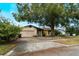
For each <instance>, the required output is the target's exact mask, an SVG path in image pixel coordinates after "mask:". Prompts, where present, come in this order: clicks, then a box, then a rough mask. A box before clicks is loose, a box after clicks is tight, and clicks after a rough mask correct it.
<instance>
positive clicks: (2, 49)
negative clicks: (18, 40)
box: [0, 43, 16, 55]
mask: <svg viewBox="0 0 79 59" xmlns="http://www.w3.org/2000/svg"><path fill="white" fill-rule="evenodd" d="M15 46H16V44H14V43H10V44H2V45H0V55H4V54H5V53H7V52H9V51H10V50H11V49H12V48H14V47H15Z"/></svg>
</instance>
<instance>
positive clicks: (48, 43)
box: [9, 38, 79, 56]
mask: <svg viewBox="0 0 79 59" xmlns="http://www.w3.org/2000/svg"><path fill="white" fill-rule="evenodd" d="M78 52H79V46H73V47H67V45H64V44H60V43H56V42H54V40H51V39H49V38H20V39H19V42H18V44H17V46H16V47H15V48H14V49H13V50H12V53H10V54H9V55H10V56H19V55H20V56H54V55H55V56H65V55H79V53H78Z"/></svg>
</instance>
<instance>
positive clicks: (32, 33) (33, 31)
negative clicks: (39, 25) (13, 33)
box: [21, 29, 37, 37]
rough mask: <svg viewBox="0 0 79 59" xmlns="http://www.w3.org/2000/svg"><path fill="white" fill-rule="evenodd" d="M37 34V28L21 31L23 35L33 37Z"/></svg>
mask: <svg viewBox="0 0 79 59" xmlns="http://www.w3.org/2000/svg"><path fill="white" fill-rule="evenodd" d="M36 35H37V32H36V29H26V30H23V31H22V32H21V36H22V37H33V36H36Z"/></svg>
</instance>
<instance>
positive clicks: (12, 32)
mask: <svg viewBox="0 0 79 59" xmlns="http://www.w3.org/2000/svg"><path fill="white" fill-rule="evenodd" d="M20 31H21V28H20V27H18V26H15V25H13V24H11V23H10V22H8V21H7V20H6V19H3V18H1V19H0V40H5V41H7V42H9V41H12V40H15V39H16V38H17V37H18V35H19V34H20Z"/></svg>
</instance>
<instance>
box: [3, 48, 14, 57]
mask: <svg viewBox="0 0 79 59" xmlns="http://www.w3.org/2000/svg"><path fill="white" fill-rule="evenodd" d="M14 49H15V48H13V49H12V50H10V51H9V52H7V53H6V54H4V55H3V56H9V55H10V54H11V53H13V52H14Z"/></svg>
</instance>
